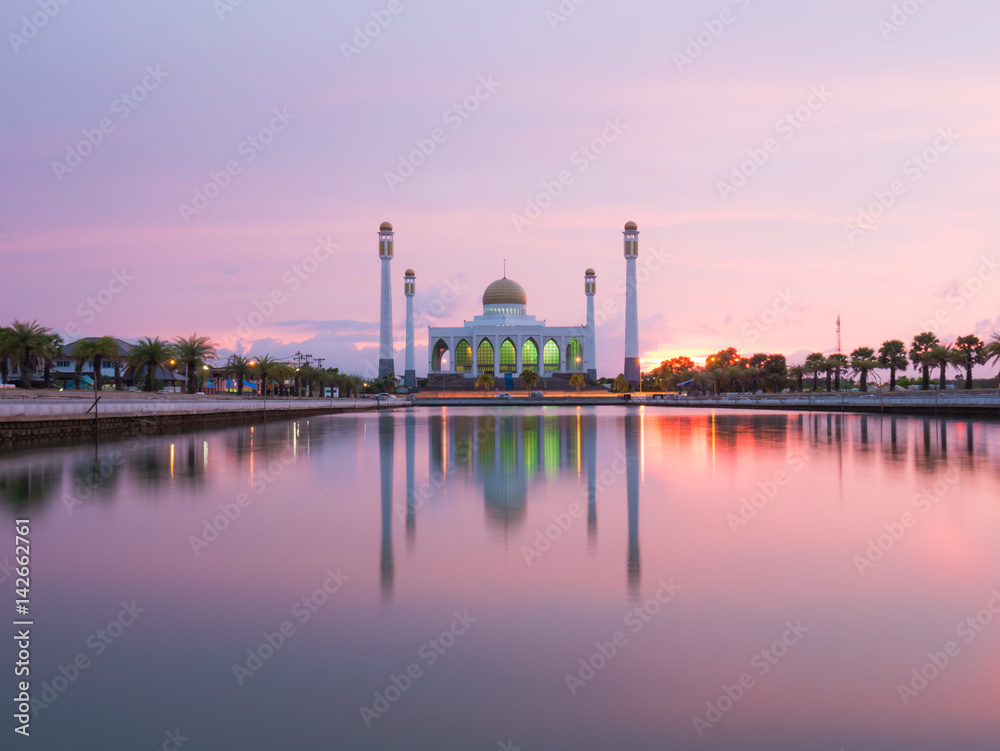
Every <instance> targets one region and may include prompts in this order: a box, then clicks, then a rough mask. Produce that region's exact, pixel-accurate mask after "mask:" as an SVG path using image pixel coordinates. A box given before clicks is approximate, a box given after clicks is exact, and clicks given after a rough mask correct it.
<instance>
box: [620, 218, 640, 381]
mask: <svg viewBox="0 0 1000 751" xmlns="http://www.w3.org/2000/svg"><path fill="white" fill-rule="evenodd" d="M622 234H623V235H625V380H626V381H628V382H629V383H630V384H632V388H634V389H637V388H639V378H640V370H639V301H638V300H637V299H636V297H637V290H636V281H635V273H636V272H635V259H636V258H638V257H639V227H638V225H636V223H635V222H626V223H625V232H623V233H622Z"/></svg>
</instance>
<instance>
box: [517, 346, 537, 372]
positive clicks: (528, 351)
mask: <svg viewBox="0 0 1000 751" xmlns="http://www.w3.org/2000/svg"><path fill="white" fill-rule="evenodd" d="M521 367H523V368H524V370H530V371H532V372H533V373H537V372H538V345H537V344H535V340H534V339H529V340H528V341H526V342H525V343H524V346H523V347H521Z"/></svg>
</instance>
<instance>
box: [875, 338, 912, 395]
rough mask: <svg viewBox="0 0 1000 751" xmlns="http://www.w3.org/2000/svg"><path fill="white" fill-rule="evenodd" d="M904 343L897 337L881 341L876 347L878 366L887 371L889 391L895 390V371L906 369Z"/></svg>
mask: <svg viewBox="0 0 1000 751" xmlns="http://www.w3.org/2000/svg"><path fill="white" fill-rule="evenodd" d="M908 364H909V363H908V361H907V359H906V345H905V344H903V342H901V341H900V340H899V339H889V340H888V341H885V342H882V346H881V347H879V349H878V367H879V369H880V370H888V371H889V391H895V390H896V371H897V370H906V366H907V365H908Z"/></svg>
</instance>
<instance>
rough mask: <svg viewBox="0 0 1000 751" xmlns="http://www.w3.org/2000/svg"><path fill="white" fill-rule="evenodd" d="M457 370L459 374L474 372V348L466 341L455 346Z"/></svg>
mask: <svg viewBox="0 0 1000 751" xmlns="http://www.w3.org/2000/svg"><path fill="white" fill-rule="evenodd" d="M455 370H457V371H458V372H459V373H468V372H469V371H470V370H472V347H470V346H469V343H468V342H467V341H465V339H463V340H462V341H460V342H459V343H458V344H457V345H455Z"/></svg>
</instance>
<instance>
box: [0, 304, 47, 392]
mask: <svg viewBox="0 0 1000 751" xmlns="http://www.w3.org/2000/svg"><path fill="white" fill-rule="evenodd" d="M51 333H52V332H51V330H50V329H48V328H46V327H45V326H39V325H38V321H32V322H31V323H25V322H24V321H14V323H13V324H12V325H11V326H10V327H8V328H5V329H3V331H2V336H3V339H4V341H3V346H2V349H3V350H4V352H6V354H7V357H9V358H11V359H12V360H14V361H15V362H16V363H18V367H19V369H20V371H21V384H20V385H21V388H23V389H30V388H31V373H33V372H34V371H35V368H36V364H37V361H38V358H39V353H40V352H43V351H44V350H45V348H46V346H47V345H48V343H49V339H48V336H49V334H51Z"/></svg>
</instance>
